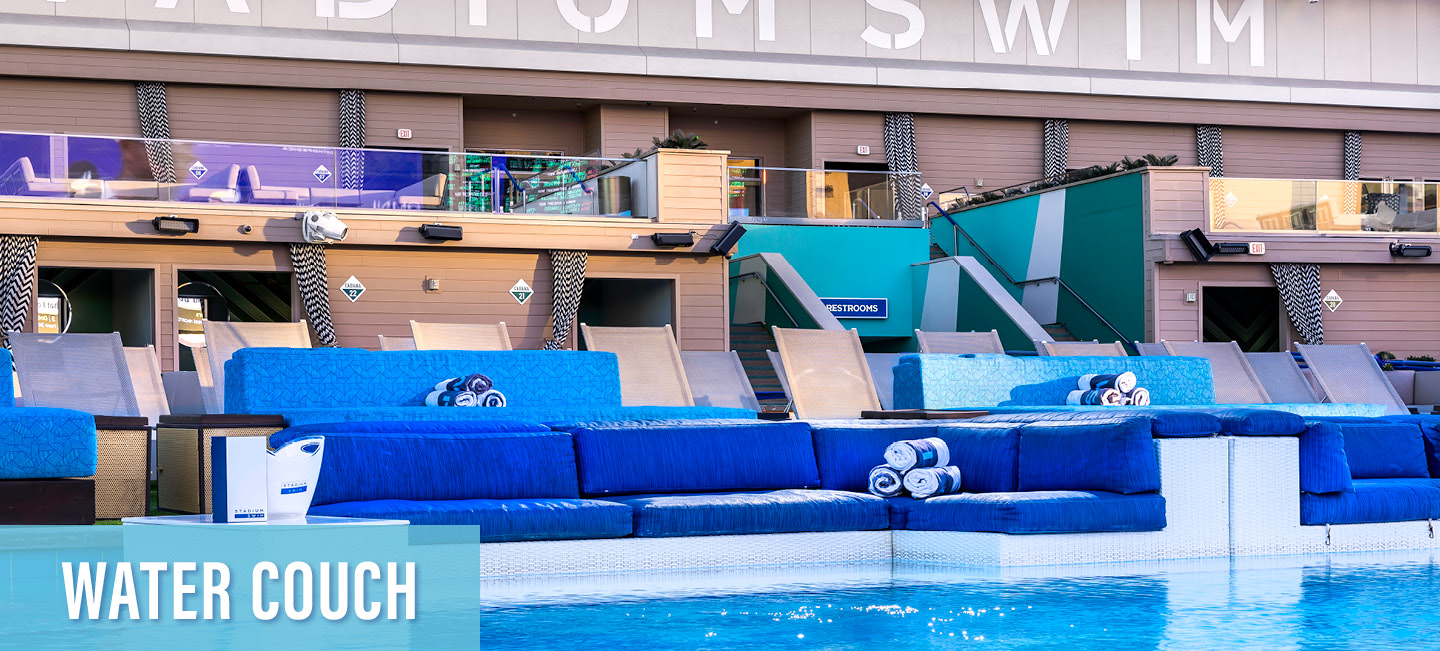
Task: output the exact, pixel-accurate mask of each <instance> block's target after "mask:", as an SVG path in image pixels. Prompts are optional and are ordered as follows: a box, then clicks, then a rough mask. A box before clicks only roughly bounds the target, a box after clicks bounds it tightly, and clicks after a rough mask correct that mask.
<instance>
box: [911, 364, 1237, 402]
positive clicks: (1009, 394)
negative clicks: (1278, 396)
mask: <svg viewBox="0 0 1440 651" xmlns="http://www.w3.org/2000/svg"><path fill="white" fill-rule="evenodd" d="M1125 371H1129V372H1132V373H1134V374H1135V376H1136V378H1137V379H1138V380H1139V384H1140V386H1142V387H1145V388H1146V389H1149V390H1150V400H1151V402H1152V404H1155V405H1213V404H1215V387H1214V384H1213V382H1212V381H1211V379H1210V362H1208V361H1206V360H1203V359H1198V358H1193V357H1010V356H1008V355H905V356H903V357H901V358H900V364H899V366H896V367H895V387H894V388H895V398H894V400H895V408H896V409H959V408H966V407H975V408H985V407H1003V406H1024V405H1063V404H1065V398H1066V396H1068V395H1069V394H1070V392H1071V391H1074V390H1075V383H1076V381H1077V380H1078V379H1079V378H1080V376H1081V375H1086V374H1089V373H1121V372H1125Z"/></svg>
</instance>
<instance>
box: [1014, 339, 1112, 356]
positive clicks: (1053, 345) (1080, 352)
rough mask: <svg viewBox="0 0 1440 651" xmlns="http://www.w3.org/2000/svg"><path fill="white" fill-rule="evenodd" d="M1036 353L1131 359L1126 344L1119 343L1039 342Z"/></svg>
mask: <svg viewBox="0 0 1440 651" xmlns="http://www.w3.org/2000/svg"><path fill="white" fill-rule="evenodd" d="M1035 352H1037V353H1039V354H1040V355H1041V356H1044V357H1129V356H1130V352H1129V351H1127V350H1125V344H1122V343H1120V342H1118V341H1116V342H1113V343H1108V344H1102V343H1100V342H1098V341H1037V342H1035Z"/></svg>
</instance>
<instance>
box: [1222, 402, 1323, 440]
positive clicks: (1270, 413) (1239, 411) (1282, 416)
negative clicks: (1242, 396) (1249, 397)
mask: <svg viewBox="0 0 1440 651" xmlns="http://www.w3.org/2000/svg"><path fill="white" fill-rule="evenodd" d="M1204 411H1206V412H1207V413H1209V414H1210V415H1212V416H1215V417H1217V418H1219V419H1220V428H1221V429H1220V431H1221V432H1222V433H1224V434H1227V435H1230V436H1296V435H1298V434H1300V433H1301V432H1303V431H1305V419H1304V418H1302V417H1300V416H1298V415H1296V414H1292V413H1290V412H1287V411H1277V410H1274V409H1266V408H1265V406H1264V405H1257V406H1255V407H1225V408H1220V409H1206V410H1204Z"/></svg>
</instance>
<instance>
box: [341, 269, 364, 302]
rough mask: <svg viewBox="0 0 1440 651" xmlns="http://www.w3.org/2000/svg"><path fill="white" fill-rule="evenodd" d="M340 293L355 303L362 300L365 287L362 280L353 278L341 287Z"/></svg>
mask: <svg viewBox="0 0 1440 651" xmlns="http://www.w3.org/2000/svg"><path fill="white" fill-rule="evenodd" d="M340 293H342V294H344V295H345V298H348V299H350V302H351V303H354V302H355V301H356V300H358V299H359V298H360V295H361V294H364V293H365V285H364V284H363V283H361V282H360V279H358V278H356V277H354V276H351V277H350V279H349V280H346V281H345V284H343V285H341V286H340Z"/></svg>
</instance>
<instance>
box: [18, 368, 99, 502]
mask: <svg viewBox="0 0 1440 651" xmlns="http://www.w3.org/2000/svg"><path fill="white" fill-rule="evenodd" d="M11 363H12V362H11V358H10V351H9V350H5V349H3V348H0V367H3V368H7V369H8V368H10V367H11ZM14 381H15V380H14V375H13V374H11V373H0V479H57V478H62V477H89V476H91V475H94V474H95V467H96V464H97V459H98V457H97V451H96V443H95V417H94V416H91V415H90V414H87V413H85V412H82V411H75V410H73V409H52V408H46V407H16V406H15V384H14Z"/></svg>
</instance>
